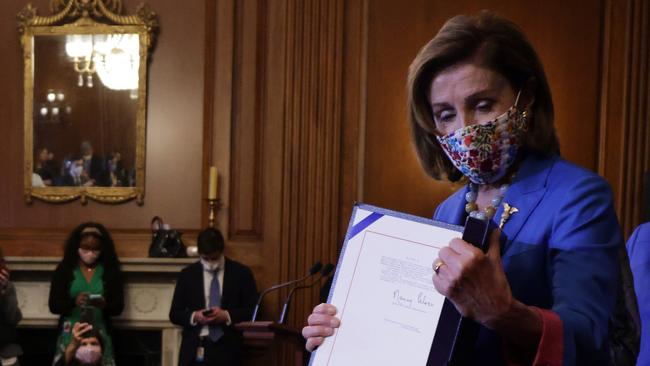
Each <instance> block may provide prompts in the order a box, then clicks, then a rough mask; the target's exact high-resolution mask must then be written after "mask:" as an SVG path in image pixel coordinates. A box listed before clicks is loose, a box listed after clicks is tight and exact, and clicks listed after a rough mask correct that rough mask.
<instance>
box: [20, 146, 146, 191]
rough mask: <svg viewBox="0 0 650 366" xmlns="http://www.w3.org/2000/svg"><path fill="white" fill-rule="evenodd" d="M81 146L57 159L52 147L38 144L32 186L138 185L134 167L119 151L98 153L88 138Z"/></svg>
mask: <svg viewBox="0 0 650 366" xmlns="http://www.w3.org/2000/svg"><path fill="white" fill-rule="evenodd" d="M79 150H80V151H79V152H80V153H79V154H78V155H74V156H67V157H65V158H64V159H63V160H60V161H57V160H56V158H55V154H54V152H53V151H51V150H50V149H48V148H46V147H42V148H39V149H38V150H37V151H36V154H35V157H34V172H33V175H32V186H34V187H49V186H65V187H70V186H77V187H79V186H82V187H95V186H98V187H133V186H135V170H134V169H130V170H129V169H127V168H126V166H125V165H124V162H123V160H122V154H121V153H120V152H117V151H114V152H111V153H110V154H108V155H107V156H106V157H102V156H100V155H98V154H95V152H94V150H93V146H92V144H91V143H90V142H89V141H84V142H82V143H81V147H80V149H79Z"/></svg>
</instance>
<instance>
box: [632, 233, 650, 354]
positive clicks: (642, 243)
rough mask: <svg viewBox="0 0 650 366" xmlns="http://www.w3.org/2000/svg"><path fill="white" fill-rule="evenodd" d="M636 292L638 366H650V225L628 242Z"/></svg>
mask: <svg viewBox="0 0 650 366" xmlns="http://www.w3.org/2000/svg"><path fill="white" fill-rule="evenodd" d="M627 253H628V256H629V257H630V269H631V270H632V275H633V276H634V291H635V292H636V298H637V302H638V305H639V315H640V316H641V351H640V352H639V358H638V359H637V364H638V365H650V330H649V329H650V287H649V286H648V280H650V223H645V224H642V225H641V226H639V227H637V228H636V230H634V233H632V236H630V239H628V241H627Z"/></svg>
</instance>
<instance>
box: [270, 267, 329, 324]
mask: <svg viewBox="0 0 650 366" xmlns="http://www.w3.org/2000/svg"><path fill="white" fill-rule="evenodd" d="M332 270H334V266H333V265H332V264H331V263H328V264H326V265H325V267H324V268H323V271H322V272H321V275H320V277H318V278H317V279H316V280H314V281H312V282H311V283H310V284H308V285H302V286H296V287H294V288H292V289H291V291H289V294H288V295H287V298H286V299H285V300H284V305H283V306H282V313H280V320H279V321H278V324H284V323H285V321H286V316H287V313H288V312H289V306H291V298H292V297H293V293H294V292H296V291H297V290H301V289H304V288H310V287H312V286H314V285H315V284H317V283H318V282H320V280H322V279H323V278H325V277H327V276H329V274H330V273H331V272H332Z"/></svg>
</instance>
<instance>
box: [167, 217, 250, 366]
mask: <svg viewBox="0 0 650 366" xmlns="http://www.w3.org/2000/svg"><path fill="white" fill-rule="evenodd" d="M197 246H198V252H199V255H200V257H201V259H200V260H199V261H198V262H196V263H194V264H191V265H189V266H187V267H185V268H184V269H183V270H182V271H181V273H180V274H179V276H178V281H177V282H176V288H175V289H174V297H173V299H172V305H171V309H170V310H169V319H170V320H171V322H172V323H174V324H176V325H179V326H182V327H183V340H182V342H181V350H180V354H179V366H189V365H211V366H214V365H216V366H219V365H223V366H237V365H240V364H241V362H242V356H243V344H242V339H241V334H239V332H238V331H237V330H236V329H235V328H234V327H233V325H234V324H236V323H239V322H241V321H244V320H249V319H250V316H251V313H252V311H253V307H254V306H255V301H256V300H257V286H256V285H255V278H254V277H253V273H252V272H251V270H250V269H249V268H248V267H247V266H245V265H243V264H241V263H239V262H236V261H234V260H231V259H229V258H227V257H226V256H224V255H223V251H224V246H225V245H224V239H223V236H222V235H221V233H220V232H219V231H218V230H215V229H212V228H209V229H206V230H203V231H202V232H201V233H200V234H199V237H198V240H197Z"/></svg>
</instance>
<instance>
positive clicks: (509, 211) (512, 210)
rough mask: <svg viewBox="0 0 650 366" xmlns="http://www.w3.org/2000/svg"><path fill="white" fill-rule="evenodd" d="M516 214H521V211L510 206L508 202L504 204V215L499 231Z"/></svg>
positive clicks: (502, 215) (500, 221)
mask: <svg viewBox="0 0 650 366" xmlns="http://www.w3.org/2000/svg"><path fill="white" fill-rule="evenodd" d="M515 212H519V209H518V208H517V207H513V206H510V205H509V204H507V203H506V202H504V203H503V213H502V214H501V219H500V220H499V229H502V228H503V225H505V224H506V221H508V219H509V218H510V215H512V214H513V213H515Z"/></svg>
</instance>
